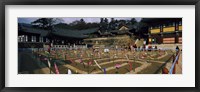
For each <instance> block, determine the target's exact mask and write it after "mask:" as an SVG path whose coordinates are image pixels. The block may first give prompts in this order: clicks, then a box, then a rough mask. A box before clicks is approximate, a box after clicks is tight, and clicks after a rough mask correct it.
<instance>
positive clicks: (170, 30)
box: [141, 18, 182, 44]
mask: <svg viewBox="0 0 200 92" xmlns="http://www.w3.org/2000/svg"><path fill="white" fill-rule="evenodd" d="M141 22H144V23H146V24H147V25H148V28H147V30H148V34H147V35H148V40H147V43H149V44H181V43H182V18H144V19H143V20H142V21H141Z"/></svg>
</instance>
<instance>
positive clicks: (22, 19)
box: [18, 17, 141, 24]
mask: <svg viewBox="0 0 200 92" xmlns="http://www.w3.org/2000/svg"><path fill="white" fill-rule="evenodd" d="M36 19H38V18H18V23H28V24H30V23H31V22H33V21H35V20H36ZM80 19H81V17H79V18H77V17H76V18H75V17H70V18H62V20H63V22H64V23H71V22H73V21H75V20H80ZM83 19H84V21H85V22H100V18H97V17H94V18H92V17H90V18H83ZM114 19H117V20H120V19H125V20H130V19H131V18H130V17H115V18H114ZM135 19H136V20H137V21H140V20H141V18H135ZM108 20H109V21H110V20H111V18H108Z"/></svg>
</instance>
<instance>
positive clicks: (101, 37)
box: [84, 26, 134, 48]
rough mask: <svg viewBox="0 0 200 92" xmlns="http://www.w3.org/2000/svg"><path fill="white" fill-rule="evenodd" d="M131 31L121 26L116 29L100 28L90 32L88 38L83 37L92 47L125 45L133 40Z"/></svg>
mask: <svg viewBox="0 0 200 92" xmlns="http://www.w3.org/2000/svg"><path fill="white" fill-rule="evenodd" d="M133 39H134V35H133V33H131V32H129V28H128V27H126V26H122V27H121V28H120V29H118V30H108V31H105V32H101V31H100V30H99V31H97V32H95V33H93V34H91V36H90V38H86V39H84V43H85V44H89V45H93V47H98V48H99V47H102V48H105V47H106V46H109V47H110V46H111V47H112V46H113V47H114V46H120V47H126V46H129V45H130V44H133V42H134V40H133Z"/></svg>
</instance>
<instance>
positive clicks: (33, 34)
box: [18, 23, 98, 48]
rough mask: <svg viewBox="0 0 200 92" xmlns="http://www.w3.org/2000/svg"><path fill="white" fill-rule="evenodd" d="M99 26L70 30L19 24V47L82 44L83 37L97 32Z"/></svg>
mask: <svg viewBox="0 0 200 92" xmlns="http://www.w3.org/2000/svg"><path fill="white" fill-rule="evenodd" d="M97 30H98V28H91V29H85V30H70V29H62V28H54V29H53V30H44V29H40V28H35V27H33V26H31V25H30V24H24V23H22V24H19V25H18V47H19V48H43V46H44V45H45V44H50V43H52V44H53V45H74V44H76V45H82V44H84V43H83V39H85V38H88V37H89V35H88V34H90V33H94V32H97Z"/></svg>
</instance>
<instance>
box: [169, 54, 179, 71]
mask: <svg viewBox="0 0 200 92" xmlns="http://www.w3.org/2000/svg"><path fill="white" fill-rule="evenodd" d="M179 55H180V51H179V52H178V55H177V56H176V58H175V60H174V62H173V64H172V67H171V68H170V70H169V74H172V73H173V69H174V67H175V65H176V62H178V58H179Z"/></svg>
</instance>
